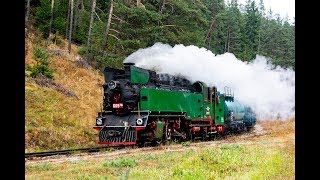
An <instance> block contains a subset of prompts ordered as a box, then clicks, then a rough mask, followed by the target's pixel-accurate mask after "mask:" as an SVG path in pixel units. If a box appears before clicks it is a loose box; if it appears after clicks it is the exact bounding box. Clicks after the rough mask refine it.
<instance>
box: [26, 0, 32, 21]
mask: <svg viewBox="0 0 320 180" xmlns="http://www.w3.org/2000/svg"><path fill="white" fill-rule="evenodd" d="M30 1H31V0H27V12H26V18H25V21H26V22H25V23H26V25H28V18H29V12H30Z"/></svg>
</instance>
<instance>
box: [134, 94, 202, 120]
mask: <svg viewBox="0 0 320 180" xmlns="http://www.w3.org/2000/svg"><path fill="white" fill-rule="evenodd" d="M203 99H204V97H203V94H200V93H189V92H178V91H169V90H161V89H151V88H141V91H140V106H141V110H149V111H153V112H155V113H158V112H159V111H160V112H176V113H179V112H181V113H182V112H186V113H187V116H188V117H187V118H188V119H202V118H203V117H204V112H205V111H204V104H203Z"/></svg>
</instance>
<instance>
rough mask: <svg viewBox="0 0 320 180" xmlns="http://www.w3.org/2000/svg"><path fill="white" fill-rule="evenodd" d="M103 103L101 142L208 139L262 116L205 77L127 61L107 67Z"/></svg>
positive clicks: (243, 127)
mask: <svg viewBox="0 0 320 180" xmlns="http://www.w3.org/2000/svg"><path fill="white" fill-rule="evenodd" d="M104 78H105V83H104V84H103V85H102V87H103V92H104V94H103V108H102V111H101V112H98V116H97V118H96V122H95V126H94V127H93V128H94V129H96V130H97V131H98V133H97V136H98V137H99V140H98V143H99V144H107V145H110V146H112V145H136V144H137V145H142V144H144V143H147V142H148V143H156V142H158V143H159V142H165V141H171V140H174V139H176V140H181V141H183V140H194V139H195V138H201V139H206V138H210V137H214V136H216V135H223V134H225V133H227V132H232V131H237V132H239V131H243V130H247V129H250V128H252V127H253V126H254V124H255V122H256V118H255V114H254V113H253V112H252V110H251V109H250V108H249V107H246V106H244V105H241V104H240V103H239V102H238V101H236V100H235V99H234V94H233V92H232V90H231V88H229V87H225V88H224V92H223V93H222V92H220V91H218V89H217V88H216V87H209V86H208V85H207V84H206V83H204V82H201V81H196V82H190V81H189V80H187V79H186V78H184V77H182V76H173V75H170V74H165V73H163V74H159V73H156V72H155V71H151V70H147V69H143V68H139V67H136V66H135V65H134V63H124V70H119V69H113V68H108V67H106V68H105V69H104Z"/></svg>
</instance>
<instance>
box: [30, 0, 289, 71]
mask: <svg viewBox="0 0 320 180" xmlns="http://www.w3.org/2000/svg"><path fill="white" fill-rule="evenodd" d="M25 23H26V29H28V27H30V26H35V27H37V28H38V29H39V30H40V31H41V33H42V36H43V38H45V39H47V45H49V44H50V43H59V41H58V40H57V37H59V36H60V37H63V38H65V39H66V40H68V42H69V44H68V49H69V52H70V48H71V43H72V44H76V45H77V46H79V47H80V48H79V50H78V53H79V54H80V55H82V56H83V57H84V59H85V60H86V61H87V62H89V63H90V64H91V65H93V66H94V67H95V68H97V69H103V68H104V67H106V66H109V67H115V68H122V62H123V60H124V58H125V57H127V56H128V55H130V54H131V53H133V52H135V51H137V50H138V49H139V48H146V47H150V46H152V45H153V44H154V43H156V42H162V43H166V44H169V45H171V46H174V45H176V44H183V45H185V46H188V45H195V46H198V47H204V48H206V49H208V50H211V51H212V52H213V53H214V54H223V53H225V52H230V53H233V54H234V55H235V56H236V57H237V58H238V59H240V60H242V61H246V62H250V61H252V60H254V59H255V57H256V55H257V54H258V55H263V56H266V57H268V58H269V59H270V63H272V64H273V65H274V67H276V66H281V67H282V68H292V69H293V70H294V69H295V24H294V22H293V23H292V22H289V18H288V17H284V18H283V17H281V16H280V15H279V14H276V13H274V12H273V11H272V9H265V6H264V2H263V0H260V1H259V3H257V2H256V1H254V0H247V1H246V3H245V4H244V5H242V4H239V2H238V1H237V0H229V1H227V2H226V1H224V0H25Z"/></svg>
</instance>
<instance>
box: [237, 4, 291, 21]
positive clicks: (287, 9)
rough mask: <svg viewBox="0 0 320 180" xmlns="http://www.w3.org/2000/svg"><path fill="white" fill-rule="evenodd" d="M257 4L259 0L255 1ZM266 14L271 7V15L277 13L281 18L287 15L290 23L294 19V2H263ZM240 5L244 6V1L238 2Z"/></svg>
mask: <svg viewBox="0 0 320 180" xmlns="http://www.w3.org/2000/svg"><path fill="white" fill-rule="evenodd" d="M255 1H256V3H257V4H259V2H260V0H255ZM263 2H264V6H265V9H266V12H268V10H269V9H270V7H271V10H272V11H273V14H276V13H278V14H279V15H280V16H281V17H282V18H285V17H286V14H288V17H289V21H290V22H292V21H293V18H294V17H295V0H263ZM239 3H240V4H245V3H246V0H239Z"/></svg>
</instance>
